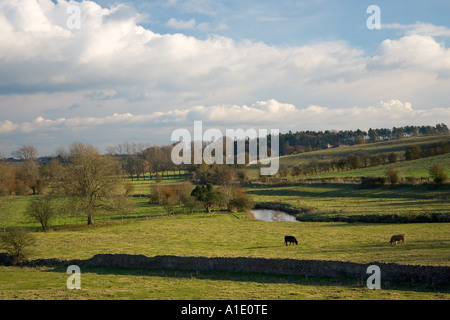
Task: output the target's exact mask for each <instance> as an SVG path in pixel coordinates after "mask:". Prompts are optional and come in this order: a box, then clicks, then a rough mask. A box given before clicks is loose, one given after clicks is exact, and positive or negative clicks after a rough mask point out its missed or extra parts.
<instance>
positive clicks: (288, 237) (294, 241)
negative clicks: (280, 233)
mask: <svg viewBox="0 0 450 320" xmlns="http://www.w3.org/2000/svg"><path fill="white" fill-rule="evenodd" d="M288 242H289V245H291V243H295V244H296V245H298V241H297V239H295V237H294V236H285V237H284V243H286V245H288Z"/></svg>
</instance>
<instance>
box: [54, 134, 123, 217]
mask: <svg viewBox="0 0 450 320" xmlns="http://www.w3.org/2000/svg"><path fill="white" fill-rule="evenodd" d="M59 152H60V153H61V152H62V150H60V151H59ZM60 156H61V157H63V158H64V159H65V160H66V164H65V175H64V176H65V178H64V183H63V189H64V191H65V193H66V195H68V196H70V197H71V198H72V199H73V200H75V201H74V205H75V206H76V207H78V209H79V210H80V211H81V212H83V213H84V214H86V216H87V218H88V225H91V224H93V223H94V217H95V216H96V214H97V213H98V212H99V211H100V210H108V211H122V212H123V211H127V210H128V209H129V204H130V202H129V201H128V197H126V195H125V188H124V187H123V184H122V181H121V174H120V171H121V170H120V164H119V162H118V161H117V160H116V159H114V158H113V157H111V156H106V155H101V154H100V153H99V151H98V150H97V149H96V148H94V147H93V146H92V145H85V144H82V143H74V144H72V145H71V146H70V148H69V151H68V152H64V153H62V154H60Z"/></svg>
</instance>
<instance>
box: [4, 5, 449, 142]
mask: <svg viewBox="0 0 450 320" xmlns="http://www.w3.org/2000/svg"><path fill="white" fill-rule="evenodd" d="M214 3H215V2H213V1H200V0H198V1H195V2H189V1H181V0H179V1H172V2H171V3H169V5H174V6H179V8H182V9H183V10H184V11H185V12H189V11H190V10H191V11H192V12H193V11H195V8H194V6H195V5H197V6H198V8H197V9H198V10H197V11H196V12H197V13H198V12H199V11H204V12H208V13H209V14H214V12H216V9H217V8H218V7H217V6H216V5H214ZM68 5H69V2H67V1H58V2H57V3H56V4H55V3H54V2H52V1H50V0H41V1H34V0H23V1H14V0H3V1H2V2H0V74H1V75H2V76H1V77H0V103H1V105H2V108H1V109H0V119H2V120H3V121H0V133H1V134H8V133H15V134H17V135H22V136H23V137H25V136H26V137H27V138H29V137H30V135H33V134H37V133H48V134H51V133H52V132H58V133H61V136H53V139H55V140H54V141H55V142H57V143H60V144H66V141H68V140H70V139H71V140H77V138H78V137H81V136H85V137H87V138H89V139H93V140H95V139H102V140H106V139H110V140H112V139H114V140H115V141H118V140H121V139H122V137H125V136H126V135H127V134H129V135H130V138H129V139H130V140H131V139H133V137H134V136H133V135H135V136H137V135H138V133H137V130H141V131H142V132H145V133H146V134H148V139H147V140H150V141H151V136H152V134H150V132H151V130H155V129H154V128H158V129H156V131H158V130H159V128H160V127H161V126H163V125H165V126H166V127H167V128H169V127H173V126H174V125H176V126H182V125H186V124H189V123H191V122H192V121H193V120H203V121H205V122H210V123H211V124H212V125H216V126H220V125H222V126H224V125H230V126H244V125H247V126H257V125H262V126H266V125H267V126H269V125H270V126H272V125H273V126H277V127H279V128H280V129H281V130H283V129H285V128H286V129H287V130H289V129H291V130H303V129H304V128H305V129H306V128H307V129H311V130H315V129H318V128H320V129H332V128H338V129H345V128H354V127H360V126H361V129H362V126H368V127H370V126H371V127H376V126H399V125H409V124H424V122H426V123H431V124H433V122H436V123H437V122H438V121H441V119H449V114H448V110H449V109H448V108H449V107H448V101H450V91H449V90H448V88H449V87H450V49H448V48H446V46H445V44H443V43H440V42H438V41H437V40H436V39H435V38H434V37H435V36H447V34H448V31H449V30H448V28H445V27H439V26H433V25H430V24H423V23H420V24H419V23H418V24H415V25H411V26H402V25H387V26H386V25H383V26H384V27H387V28H397V29H399V30H401V31H402V32H404V33H405V35H404V36H403V37H401V38H399V39H386V40H384V41H382V42H381V43H380V45H379V48H378V51H377V53H376V54H374V55H373V56H368V55H367V54H366V53H365V52H364V50H362V49H360V48H357V47H353V46H352V45H350V44H349V43H347V42H345V41H317V42H315V43H309V44H305V45H302V46H272V45H268V44H266V43H263V42H255V41H249V40H243V41H235V40H233V39H231V38H229V37H222V36H217V35H211V36H210V37H208V38H206V39H198V38H195V37H190V36H186V35H184V34H181V33H176V34H159V33H156V32H153V31H152V30H149V29H146V28H144V27H142V26H141V25H140V24H139V23H140V22H141V21H142V20H143V19H145V17H143V16H142V15H141V14H139V13H138V12H136V10H134V9H133V8H132V7H131V6H127V5H123V4H118V5H116V6H113V7H110V8H104V7H101V6H100V5H98V4H97V3H95V2H92V1H83V2H81V3H77V5H79V6H80V9H81V14H82V21H81V29H80V30H68V29H67V27H66V19H67V17H68V15H67V13H66V8H67V7H68ZM196 18H197V19H199V18H198V16H196ZM167 24H168V25H169V26H172V27H174V28H194V29H204V30H214V26H211V25H210V24H208V23H205V22H198V21H197V20H195V19H191V20H187V21H183V20H178V19H177V18H172V19H170V20H169V21H168V22H167ZM217 28H226V25H224V24H222V25H219V26H217V27H216V29H217ZM391 97H395V98H396V100H391ZM380 99H384V101H385V102H383V103H380V104H378V105H376V106H372V107H368V105H369V104H370V103H372V102H373V101H379V100H380ZM278 101H286V102H287V103H280V102H278ZM404 101H409V102H410V104H408V103H406V102H404ZM413 105H414V106H417V107H416V108H414V107H413ZM350 106H356V107H350ZM105 115H106V116H105ZM30 119H34V120H30ZM394 121H395V122H397V123H394ZM408 121H409V122H410V123H408ZM400 122H402V123H400ZM98 127H101V130H103V131H97V132H95V130H96V129H95V128H98ZM163 132H164V131H158V132H157V134H159V135H161V134H162V133H163ZM69 133H70V134H69ZM88 133H89V135H88ZM141 135H142V133H141ZM168 136H169V135H168ZM140 140H141V139H140ZM18 141H19V140H18ZM160 141H161V140H160ZM18 143H19V142H18ZM110 143H115V142H114V141H113V142H110ZM19 145H20V144H19Z"/></svg>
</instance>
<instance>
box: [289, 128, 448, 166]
mask: <svg viewBox="0 0 450 320" xmlns="http://www.w3.org/2000/svg"><path fill="white" fill-rule="evenodd" d="M449 139H450V135H433V136H421V137H411V138H405V139H395V140H388V141H380V142H373V143H367V144H358V145H353V146H341V147H339V148H333V149H323V150H317V151H311V152H305V153H300V154H295V155H289V156H284V157H281V158H280V165H289V166H294V165H299V164H306V163H308V162H309V161H311V160H314V159H315V160H333V159H341V158H346V157H347V156H348V155H350V154H358V153H363V152H365V153H368V154H370V155H376V154H380V153H386V154H387V153H391V152H394V153H397V154H398V155H399V156H400V158H403V155H404V152H405V150H406V148H407V147H408V146H411V145H419V146H422V145H428V144H432V143H438V142H441V141H448V140H449Z"/></svg>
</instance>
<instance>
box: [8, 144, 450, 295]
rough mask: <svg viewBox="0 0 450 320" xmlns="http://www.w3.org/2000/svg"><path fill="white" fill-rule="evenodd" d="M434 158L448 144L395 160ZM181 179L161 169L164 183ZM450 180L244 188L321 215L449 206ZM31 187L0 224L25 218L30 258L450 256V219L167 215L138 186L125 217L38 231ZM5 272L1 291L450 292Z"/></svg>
mask: <svg viewBox="0 0 450 320" xmlns="http://www.w3.org/2000/svg"><path fill="white" fill-rule="evenodd" d="M442 138H443V137H442V136H440V137H418V138H411V139H404V140H395V141H388V142H380V143H376V144H367V145H358V146H352V147H342V148H337V149H330V150H323V151H317V152H311V153H308V154H301V155H295V156H289V157H283V158H282V159H281V163H282V164H283V163H287V164H289V163H292V164H294V163H295V164H298V162H299V161H300V162H301V161H309V160H308V159H309V157H319V158H318V159H327V160H329V159H330V157H341V156H345V155H346V154H348V152H354V151H355V150H359V149H357V148H361V150H363V151H367V152H371V153H380V152H381V153H386V152H402V150H404V148H406V146H407V145H409V144H411V143H414V144H420V143H422V144H428V143H433V142H437V141H441V139H442ZM444 138H445V137H444ZM446 138H448V136H447V137H446ZM320 157H322V158H320ZM283 161H285V162H283ZM433 162H438V163H441V165H443V166H444V168H446V170H447V171H448V170H450V155H442V156H436V157H433V158H427V159H418V160H415V161H409V162H399V163H397V164H395V165H394V166H395V168H396V169H397V170H399V172H400V175H401V176H413V175H415V176H418V177H425V176H428V175H427V170H428V169H427V168H428V166H429V165H431V164H432V163H433ZM386 168H387V166H380V167H374V168H366V169H361V170H362V171H359V172H357V170H352V171H348V172H342V173H340V174H342V175H343V176H349V175H350V176H351V175H355V176H359V175H374V176H380V175H384V171H385V169H386ZM246 170H254V169H251V167H249V169H246ZM364 170H366V171H364ZM250 172H251V171H250ZM332 176H336V174H333V175H332ZM182 182H183V181H182V180H163V181H162V182H161V183H162V184H173V183H182ZM132 183H133V184H134V186H135V189H134V191H133V193H134V194H136V195H139V194H148V193H149V192H150V186H151V185H153V184H154V183H155V182H154V181H148V180H139V181H136V180H135V181H133V182H132ZM449 188H450V186H449V185H446V186H442V187H440V188H435V187H433V186H429V185H416V186H412V185H398V186H385V187H379V188H373V189H361V188H360V187H359V186H358V185H351V184H312V185H306V184H303V185H290V186H264V187H250V188H248V189H247V191H248V193H249V194H250V195H251V197H252V198H253V199H254V200H255V201H256V202H280V203H283V204H288V205H290V206H293V207H297V208H307V209H311V210H310V212H309V213H308V214H310V215H311V216H312V217H315V218H319V219H321V218H327V217H333V216H354V215H383V214H396V215H404V216H414V215H421V214H449V212H450V205H449V196H448V195H449V194H450V190H449ZM31 197H32V196H14V197H2V198H0V208H1V210H0V231H1V230H2V229H4V228H6V227H9V226H22V227H25V228H27V229H28V230H30V231H32V232H33V234H34V235H35V236H36V238H37V246H36V247H35V248H34V251H33V252H32V254H31V256H30V258H31V259H37V258H61V259H88V258H91V257H92V256H93V255H95V254H97V253H128V254H143V255H147V256H155V255H179V256H207V257H217V256H228V257H246V256H247V257H267V258H294V259H319V260H342V261H353V262H360V263H369V262H377V261H378V262H396V263H403V264H415V265H416V264H420V265H439V266H450V234H449V232H448V231H449V227H450V225H449V223H414V224H402V223H384V224H374V223H365V224H363V223H352V224H349V223H342V222H297V223H289V222H260V221H252V220H247V219H245V213H242V212H241V213H238V214H235V215H231V214H228V213H215V214H204V213H197V214H192V215H191V214H177V215H172V216H167V215H166V214H165V212H164V210H163V208H162V207H161V206H156V205H149V204H148V198H145V197H142V198H138V197H136V198H133V200H134V201H135V204H136V207H135V209H134V210H133V212H132V213H131V214H129V215H127V216H123V215H121V214H118V213H106V212H105V213H102V214H100V215H98V216H97V217H96V220H95V221H96V223H95V225H93V226H87V225H86V224H87V218H86V217H85V216H83V215H77V214H72V215H64V216H58V217H57V218H56V219H55V220H54V221H53V224H52V225H53V229H52V230H50V231H49V232H40V226H39V224H37V223H36V222H33V221H30V220H29V219H28V218H26V217H25V214H24V212H25V208H26V206H27V203H28V201H29V200H30V199H31ZM236 217H238V219H237V218H236ZM396 233H405V234H406V239H407V244H406V245H402V244H401V245H397V246H394V247H392V246H390V245H389V242H388V241H389V239H390V236H391V235H392V234H396ZM287 234H291V235H295V236H296V237H297V239H298V240H299V245H298V246H288V247H286V246H285V245H284V240H283V238H284V235H287ZM0 272H1V274H2V277H0V299H268V300H270V299H442V300H448V299H449V298H450V293H449V291H448V289H439V288H431V287H427V286H422V285H417V284H412V285H410V286H403V287H399V286H393V285H391V284H389V283H383V284H382V288H383V289H384V290H376V291H372V290H368V289H367V288H366V287H365V282H364V281H363V280H349V279H328V278H307V277H295V276H280V275H262V274H237V273H225V272H187V271H163V270H135V269H118V268H88V269H86V270H82V290H81V291H69V290H67V289H66V288H65V284H66V279H67V276H68V275H67V274H66V273H65V270H63V269H61V268H18V267H3V266H0Z"/></svg>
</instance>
